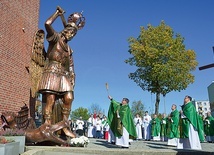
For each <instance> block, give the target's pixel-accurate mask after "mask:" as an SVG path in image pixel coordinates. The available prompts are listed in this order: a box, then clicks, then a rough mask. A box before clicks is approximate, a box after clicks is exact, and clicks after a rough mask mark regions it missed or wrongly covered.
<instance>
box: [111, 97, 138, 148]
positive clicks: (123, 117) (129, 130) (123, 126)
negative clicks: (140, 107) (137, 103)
mask: <svg viewBox="0 0 214 155" xmlns="http://www.w3.org/2000/svg"><path fill="white" fill-rule="evenodd" d="M108 97H109V99H110V100H111V103H110V106H109V110H108V124H109V126H110V129H111V131H112V132H113V134H114V136H115V137H116V140H115V144H116V145H119V146H122V147H123V148H128V147H129V137H132V138H136V137H137V133H136V128H135V125H134V121H133V117H132V114H131V109H130V107H129V105H128V103H129V99H127V98H123V99H122V101H121V103H119V102H117V101H115V100H114V99H113V98H112V97H111V96H108Z"/></svg>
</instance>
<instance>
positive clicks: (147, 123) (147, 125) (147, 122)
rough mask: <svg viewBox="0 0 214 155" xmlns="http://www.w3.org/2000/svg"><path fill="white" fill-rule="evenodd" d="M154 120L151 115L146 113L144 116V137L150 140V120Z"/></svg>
mask: <svg viewBox="0 0 214 155" xmlns="http://www.w3.org/2000/svg"><path fill="white" fill-rule="evenodd" d="M151 120H152V118H151V116H149V115H146V116H144V117H143V127H144V129H143V131H144V132H143V133H144V139H146V140H150V139H151V126H150V121H151Z"/></svg>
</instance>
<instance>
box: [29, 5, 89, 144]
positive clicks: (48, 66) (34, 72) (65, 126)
mask: <svg viewBox="0 0 214 155" xmlns="http://www.w3.org/2000/svg"><path fill="white" fill-rule="evenodd" d="M64 13H65V11H64V10H63V9H62V8H61V7H59V6H58V7H57V9H56V11H55V12H54V13H53V15H51V16H50V17H49V18H48V19H47V21H46V22H45V29H46V31H47V36H46V39H47V41H48V43H49V45H48V50H47V53H46V52H45V49H44V34H45V32H44V31H43V30H38V31H37V32H36V34H35V36H34V44H33V48H32V54H31V64H30V67H29V72H30V75H31V84H32V87H31V91H32V96H33V97H35V94H36V93H37V92H39V93H41V94H42V96H43V99H44V101H45V107H44V110H43V119H44V122H43V124H42V125H41V126H40V127H39V128H36V129H27V130H26V139H27V141H31V142H42V141H52V142H55V143H58V144H68V141H67V140H65V139H64V138H60V137H61V135H65V136H66V137H67V138H74V137H75V134H73V133H72V132H71V131H70V128H69V127H70V126H69V121H68V117H69V114H70V111H71V106H72V101H73V99H74V85H75V73H74V63H73V57H72V53H73V51H72V49H71V48H70V47H69V45H68V41H70V40H71V39H72V38H73V37H74V36H75V35H76V33H77V31H78V30H80V29H82V28H83V27H84V25H85V18H84V17H83V15H82V13H73V14H71V15H70V16H69V17H68V20H67V22H66V20H65V17H64ZM57 18H61V20H62V23H63V26H64V29H63V30H62V31H61V32H56V31H55V30H54V28H53V26H52V24H53V23H54V21H55V20H56V19H57Z"/></svg>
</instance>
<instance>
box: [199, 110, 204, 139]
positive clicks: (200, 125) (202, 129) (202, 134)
mask: <svg viewBox="0 0 214 155" xmlns="http://www.w3.org/2000/svg"><path fill="white" fill-rule="evenodd" d="M198 123H199V129H200V130H201V134H199V139H200V141H201V142H204V140H205V134H204V121H203V116H201V115H199V114H198Z"/></svg>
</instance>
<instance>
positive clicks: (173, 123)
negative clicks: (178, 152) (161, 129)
mask: <svg viewBox="0 0 214 155" xmlns="http://www.w3.org/2000/svg"><path fill="white" fill-rule="evenodd" d="M171 110H172V111H171V113H170V115H169V117H168V123H167V125H168V127H167V138H168V145H172V146H177V144H178V138H179V117H180V114H179V111H178V110H177V106H176V105H175V104H173V105H172V107H171Z"/></svg>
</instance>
